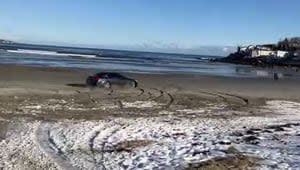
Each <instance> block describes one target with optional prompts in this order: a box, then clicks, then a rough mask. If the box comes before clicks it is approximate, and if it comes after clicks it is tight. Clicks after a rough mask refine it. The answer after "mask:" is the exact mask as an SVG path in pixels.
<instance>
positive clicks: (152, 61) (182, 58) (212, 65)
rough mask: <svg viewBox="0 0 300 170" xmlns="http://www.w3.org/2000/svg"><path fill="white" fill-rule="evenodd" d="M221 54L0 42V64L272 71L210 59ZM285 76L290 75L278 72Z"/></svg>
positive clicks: (243, 73)
mask: <svg viewBox="0 0 300 170" xmlns="http://www.w3.org/2000/svg"><path fill="white" fill-rule="evenodd" d="M217 57H218V56H205V55H189V54H170V53H155V52H140V51H124V50H110V49H92V48H75V47H62V46H48V45H32V44H17V43H14V44H0V64H16V65H29V66H36V67H66V68H90V69H99V71H114V72H132V73H151V74H169V73H179V74H202V75H213V76H227V77H269V78H271V77H272V76H273V71H272V70H271V71H270V70H266V69H258V68H254V67H252V66H245V65H235V64H227V63H218V62H211V61H210V59H213V58H217ZM279 76H281V77H286V76H291V74H290V73H289V74H285V73H279Z"/></svg>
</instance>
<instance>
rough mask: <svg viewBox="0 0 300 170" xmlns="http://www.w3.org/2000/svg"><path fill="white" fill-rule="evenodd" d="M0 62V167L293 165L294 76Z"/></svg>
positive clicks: (298, 102) (297, 107) (297, 125)
mask: <svg viewBox="0 0 300 170" xmlns="http://www.w3.org/2000/svg"><path fill="white" fill-rule="evenodd" d="M97 71H99V70H94V69H67V68H42V67H29V66H16V65H1V66H0V95H1V98H0V100H1V102H0V126H1V128H0V140H1V141H0V169H156V168H160V169H247V168H253V169H260V168H266V169H276V168H277V169H285V168H291V169H297V168H300V165H299V163H298V162H299V160H300V157H299V156H298V154H297V152H298V151H300V148H299V144H298V143H297V140H299V131H300V119H299V118H300V91H299V89H298V88H299V86H298V85H299V83H300V79H297V78H293V77H291V78H283V79H279V80H278V81H275V80H273V79H271V78H232V77H221V76H202V75H193V74H133V73H124V75H126V76H128V77H132V78H134V79H136V80H137V81H138V83H139V86H138V87H137V88H128V87H112V88H111V89H101V88H93V89H91V88H88V87H86V86H85V79H86V77H87V76H88V75H89V74H92V73H95V72H97Z"/></svg>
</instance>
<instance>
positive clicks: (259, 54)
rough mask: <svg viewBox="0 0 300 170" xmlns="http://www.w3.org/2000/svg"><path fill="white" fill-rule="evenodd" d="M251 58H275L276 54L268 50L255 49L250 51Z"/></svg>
mask: <svg viewBox="0 0 300 170" xmlns="http://www.w3.org/2000/svg"><path fill="white" fill-rule="evenodd" d="M250 55H251V57H253V58H255V57H264V56H275V55H276V52H275V51H272V50H270V49H265V48H255V49H253V50H251V53H250Z"/></svg>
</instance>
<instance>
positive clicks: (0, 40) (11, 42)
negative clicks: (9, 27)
mask: <svg viewBox="0 0 300 170" xmlns="http://www.w3.org/2000/svg"><path fill="white" fill-rule="evenodd" d="M13 43H15V42H13V41H9V40H3V39H0V44H13Z"/></svg>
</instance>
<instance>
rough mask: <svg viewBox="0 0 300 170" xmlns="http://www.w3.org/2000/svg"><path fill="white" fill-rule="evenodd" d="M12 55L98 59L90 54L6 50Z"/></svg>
mask: <svg viewBox="0 0 300 170" xmlns="http://www.w3.org/2000/svg"><path fill="white" fill-rule="evenodd" d="M6 51H7V52H10V53H20V54H37V55H52V56H66V57H82V58H96V57H97V56H96V55H89V54H76V53H58V52H56V51H47V50H26V49H18V50H6Z"/></svg>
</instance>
